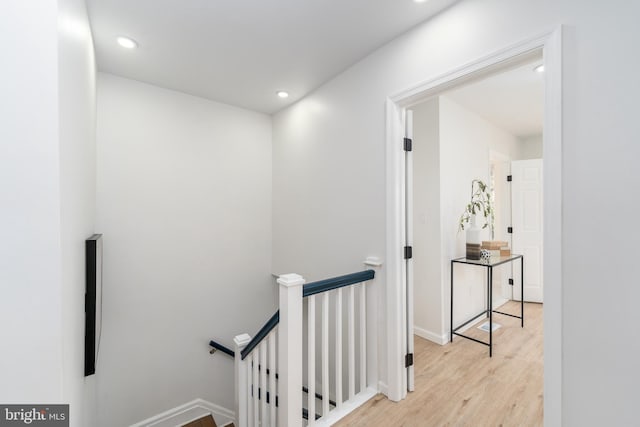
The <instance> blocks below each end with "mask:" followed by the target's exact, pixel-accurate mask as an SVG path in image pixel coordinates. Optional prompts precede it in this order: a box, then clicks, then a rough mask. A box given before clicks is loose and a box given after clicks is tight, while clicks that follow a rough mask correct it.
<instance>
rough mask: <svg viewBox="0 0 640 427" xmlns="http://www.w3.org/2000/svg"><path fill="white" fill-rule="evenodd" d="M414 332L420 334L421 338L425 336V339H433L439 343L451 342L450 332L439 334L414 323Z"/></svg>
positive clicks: (432, 340)
mask: <svg viewBox="0 0 640 427" xmlns="http://www.w3.org/2000/svg"><path fill="white" fill-rule="evenodd" d="M413 333H414V334H415V335H417V336H419V337H420V338H424V339H425V340H428V341H431V342H433V343H436V344H439V345H445V344H446V343H448V342H449V334H442V335H438V334H436V333H435V332H431V331H428V330H426V329H423V328H420V327H418V326H416V325H413Z"/></svg>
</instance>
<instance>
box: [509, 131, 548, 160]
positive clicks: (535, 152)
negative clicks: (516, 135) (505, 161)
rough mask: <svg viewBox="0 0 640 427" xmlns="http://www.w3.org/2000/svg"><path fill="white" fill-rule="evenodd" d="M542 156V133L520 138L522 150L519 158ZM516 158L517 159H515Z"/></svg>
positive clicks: (527, 158) (538, 157) (539, 157)
mask: <svg viewBox="0 0 640 427" xmlns="http://www.w3.org/2000/svg"><path fill="white" fill-rule="evenodd" d="M541 158H542V134H540V135H532V136H527V137H525V138H520V152H519V153H518V159H517V160H529V159H541ZM514 160H516V159H514Z"/></svg>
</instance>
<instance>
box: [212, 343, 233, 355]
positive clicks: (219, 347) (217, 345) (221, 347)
mask: <svg viewBox="0 0 640 427" xmlns="http://www.w3.org/2000/svg"><path fill="white" fill-rule="evenodd" d="M209 345H210V346H211V347H213V348H214V350H211V353H212V354H213V353H214V352H215V351H216V350H220V351H221V352H223V353H225V354H228V355H229V356H231V357H234V358H235V357H236V352H235V351H233V350H231V349H230V348H229V347H225V346H224V345H222V344H220V343H218V342H215V341H214V340H211V341H209Z"/></svg>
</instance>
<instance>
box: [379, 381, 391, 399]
mask: <svg viewBox="0 0 640 427" xmlns="http://www.w3.org/2000/svg"><path fill="white" fill-rule="evenodd" d="M378 391H379V392H380V393H382V394H384V395H385V396H387V397H389V386H388V385H387V384H386V383H384V382H382V381H378Z"/></svg>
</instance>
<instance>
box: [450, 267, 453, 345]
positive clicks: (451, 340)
mask: <svg viewBox="0 0 640 427" xmlns="http://www.w3.org/2000/svg"><path fill="white" fill-rule="evenodd" d="M450 299H451V312H450V316H451V319H450V320H451V323H449V325H451V332H450V334H451V336H450V338H449V342H453V261H451V298H450Z"/></svg>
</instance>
